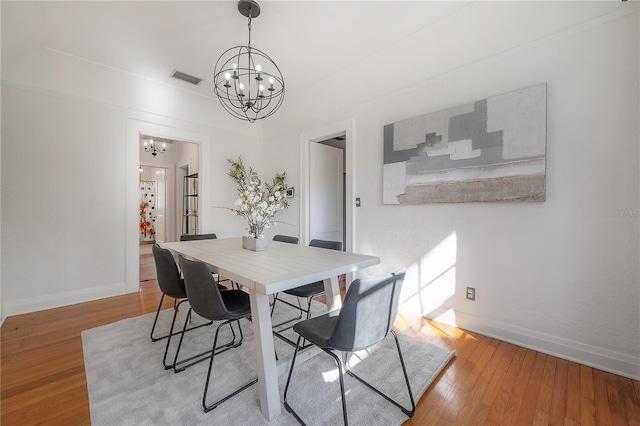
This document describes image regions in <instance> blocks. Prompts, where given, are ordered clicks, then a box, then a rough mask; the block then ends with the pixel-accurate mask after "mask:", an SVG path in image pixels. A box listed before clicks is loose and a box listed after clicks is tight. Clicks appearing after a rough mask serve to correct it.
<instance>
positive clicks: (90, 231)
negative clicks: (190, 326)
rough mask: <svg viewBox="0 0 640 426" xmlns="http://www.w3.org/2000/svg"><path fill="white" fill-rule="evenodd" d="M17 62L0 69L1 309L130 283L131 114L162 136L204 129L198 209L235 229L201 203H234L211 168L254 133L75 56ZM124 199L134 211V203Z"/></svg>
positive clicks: (198, 102)
mask: <svg viewBox="0 0 640 426" xmlns="http://www.w3.org/2000/svg"><path fill="white" fill-rule="evenodd" d="M21 59H22V60H19V61H16V62H15V63H13V64H9V65H8V66H7V67H6V68H5V71H6V72H3V75H2V78H3V80H2V85H3V87H2V109H1V111H2V151H3V152H2V154H3V155H2V170H1V173H2V177H1V181H2V205H1V208H2V212H1V229H2V253H1V261H2V276H1V283H2V304H3V306H4V308H5V311H4V313H5V314H6V315H15V314H19V313H24V312H31V311H35V310H40V309H46V308H50V307H56V306H62V305H66V304H71V303H77V302H82V301H86V300H92V299H97V298H101V297H107V296H113V295H117V294H122V293H124V292H126V291H134V290H135V288H132V287H131V286H129V287H127V280H129V281H130V277H131V275H132V274H131V273H130V268H129V269H128V267H129V266H130V265H131V264H133V261H132V260H131V259H132V257H131V256H130V254H131V253H132V251H133V250H132V249H131V247H130V246H132V244H131V243H130V242H131V241H134V242H136V241H137V220H134V221H133V223H132V221H131V220H130V218H133V219H136V217H137V215H138V212H137V211H135V212H133V213H132V212H128V211H127V209H128V205H129V204H131V203H129V201H128V200H129V199H130V198H131V194H133V195H134V196H135V199H136V200H137V185H138V184H137V178H138V164H139V156H138V150H139V148H138V145H137V142H135V141H134V142H133V143H134V144H135V145H133V146H130V138H129V134H128V131H129V130H130V123H131V122H132V120H135V122H139V123H148V124H149V125H154V126H156V127H160V128H166V129H168V130H167V132H166V133H167V134H171V133H176V131H175V129H179V130H180V131H182V132H184V133H197V134H201V135H204V136H203V137H202V140H206V141H208V142H207V145H209V146H207V147H206V150H205V151H206V152H208V153H209V156H208V157H207V158H204V159H202V161H201V163H202V164H204V165H205V166H206V167H207V169H208V171H211V173H210V176H211V179H210V180H209V181H207V182H205V183H204V185H205V186H204V193H205V195H206V197H203V198H204V199H207V200H209V202H208V205H205V206H202V214H203V216H205V217H206V218H207V220H208V222H207V223H209V225H208V226H210V227H213V228H216V229H217V228H221V229H224V230H225V231H224V232H225V233H226V234H228V235H241V234H242V228H243V227H242V226H241V224H238V223H237V221H236V220H235V217H233V215H231V214H229V215H220V214H216V215H215V217H214V212H213V210H214V209H213V207H212V205H211V204H212V201H211V200H214V199H215V200H216V203H218V202H219V203H221V204H223V205H233V196H232V194H228V193H227V192H228V189H227V187H228V186H229V185H228V183H229V182H228V178H227V177H226V166H225V168H224V170H218V169H217V168H218V167H219V165H220V164H222V163H224V162H225V161H226V158H228V157H227V156H236V155H246V157H247V158H251V159H253V160H258V159H261V152H262V145H261V137H260V131H259V129H258V128H255V127H251V126H247V127H246V128H245V127H242V125H239V124H236V123H235V122H234V123H233V124H232V125H230V129H229V130H226V129H224V128H221V127H219V126H220V125H226V124H227V121H226V120H227V119H226V118H220V117H219V115H220V108H219V107H218V106H217V105H216V104H215V102H217V101H214V100H213V99H210V98H204V97H202V96H199V95H194V94H191V93H190V92H186V91H182V90H175V89H172V88H171V87H169V86H166V85H161V84H158V83H155V82H153V81H150V80H146V79H141V78H139V77H136V76H133V75H129V74H124V73H120V72H118V71H116V70H112V69H108V68H104V67H101V66H99V65H96V64H92V63H88V62H83V61H79V60H77V59H76V58H72V57H68V56H65V55H61V54H56V53H55V52H51V51H41V52H33V54H32V55H30V56H28V57H25V58H21ZM29 64H31V65H34V66H36V67H35V68H31V67H29V66H28V65H29ZM209 113H210V114H211V116H208V115H207V114H209ZM160 136H162V135H160ZM228 145H232V146H230V147H227V146H228ZM221 147H223V148H221ZM202 164H201V165H199V167H201V166H202ZM128 176H135V179H133V180H131V179H129V177H128ZM130 182H134V183H133V186H132V188H128V185H129V183H130ZM214 197H215V198H214ZM225 197H226V198H225ZM134 201H135V200H134ZM131 205H135V206H136V209H137V202H136V203H133V204H131ZM212 220H213V221H212ZM202 231H203V232H208V231H209V230H208V229H203V230H202ZM211 232H215V231H211ZM129 233H131V235H132V236H134V238H131V236H130V235H129ZM134 234H135V235H134ZM134 249H135V247H134ZM133 258H134V259H135V256H133ZM136 273H137V271H136Z"/></svg>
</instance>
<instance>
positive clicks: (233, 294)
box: [211, 290, 251, 319]
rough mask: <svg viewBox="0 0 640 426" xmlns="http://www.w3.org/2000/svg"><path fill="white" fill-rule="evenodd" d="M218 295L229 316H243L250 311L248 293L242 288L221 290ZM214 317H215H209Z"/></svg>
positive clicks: (235, 317) (234, 317)
mask: <svg viewBox="0 0 640 426" xmlns="http://www.w3.org/2000/svg"><path fill="white" fill-rule="evenodd" d="M220 296H222V300H223V301H224V304H225V306H226V307H227V310H228V311H229V315H230V317H232V318H233V319H237V318H244V317H246V316H247V315H249V314H250V313H251V305H250V303H249V295H248V294H247V293H245V292H244V291H242V290H227V291H221V292H220ZM211 319H215V318H211Z"/></svg>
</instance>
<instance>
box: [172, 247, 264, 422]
mask: <svg viewBox="0 0 640 426" xmlns="http://www.w3.org/2000/svg"><path fill="white" fill-rule="evenodd" d="M180 268H181V269H182V273H183V274H184V283H185V287H186V290H187V296H188V298H189V304H190V305H191V308H190V309H189V312H188V314H187V319H189V318H190V317H191V313H192V312H195V313H196V314H198V315H199V316H201V317H203V318H205V319H208V320H211V321H221V322H220V324H219V325H218V327H217V328H216V333H215V336H214V338H213V346H212V348H211V351H209V353H210V355H209V358H208V359H209V370H208V371H207V379H206V381H205V385H204V393H203V395H202V407H203V408H204V411H205V412H209V411H211V410H213V409H214V408H216V407H217V406H218V405H220V404H221V403H223V402H224V401H226V400H228V399H229V398H231V397H233V396H235V395H237V394H238V393H240V392H242V391H243V390H245V389H247V388H248V387H250V386H251V385H253V384H255V383H256V382H257V381H258V379H257V378H256V379H255V380H253V381H251V382H249V383H247V384H245V385H244V386H242V387H241V388H239V389H236V390H235V391H233V392H231V393H230V394H228V395H227V396H225V397H222V398H220V399H218V400H217V401H216V402H213V403H211V404H207V393H208V391H209V382H210V379H211V370H212V367H213V359H214V358H215V356H216V355H218V354H219V353H222V352H224V351H227V350H229V349H232V348H235V347H238V346H240V345H241V344H242V339H243V335H242V327H241V326H240V320H241V319H243V318H246V319H249V318H250V316H251V306H250V303H249V295H248V294H247V293H245V292H244V291H241V290H228V291H220V290H219V289H218V286H217V285H216V282H215V280H214V279H213V276H212V275H211V271H210V270H209V267H208V266H207V265H206V264H204V263H202V262H199V261H194V260H189V259H186V258H185V257H184V256H182V255H180ZM234 323H235V324H237V327H238V331H239V332H240V340H239V341H238V342H237V343H236V344H234V345H231V346H223V347H221V348H218V346H217V343H218V334H219V332H220V329H221V328H222V327H223V326H225V325H227V324H228V325H229V326H230V327H231V330H232V331H233V324H234ZM186 324H187V322H185V327H186ZM183 337H184V334H183V335H182V336H181V337H180V343H179V344H178V348H179V347H180V345H181V344H182V338H183ZM234 341H235V332H234ZM218 385H221V384H218Z"/></svg>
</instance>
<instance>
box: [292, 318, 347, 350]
mask: <svg viewBox="0 0 640 426" xmlns="http://www.w3.org/2000/svg"><path fill="white" fill-rule="evenodd" d="M339 313H340V310H339V309H338V310H335V311H332V312H329V313H326V314H324V315H320V316H319V317H314V318H311V319H308V320H306V321H300V322H298V323H296V324H295V325H294V326H293V331H295V332H296V333H298V334H299V335H300V336H302V337H303V338H304V339H307V340H308V341H310V342H311V343H313V344H314V345H316V346H318V347H319V348H327V347H329V339H331V336H332V335H333V331H334V330H335V328H336V322H337V321H338V314H339Z"/></svg>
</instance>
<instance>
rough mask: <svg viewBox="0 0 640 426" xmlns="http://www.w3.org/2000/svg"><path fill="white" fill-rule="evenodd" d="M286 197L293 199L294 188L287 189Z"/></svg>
mask: <svg viewBox="0 0 640 426" xmlns="http://www.w3.org/2000/svg"><path fill="white" fill-rule="evenodd" d="M285 196H286V197H287V198H293V188H289V189H287V192H286V193H285Z"/></svg>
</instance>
